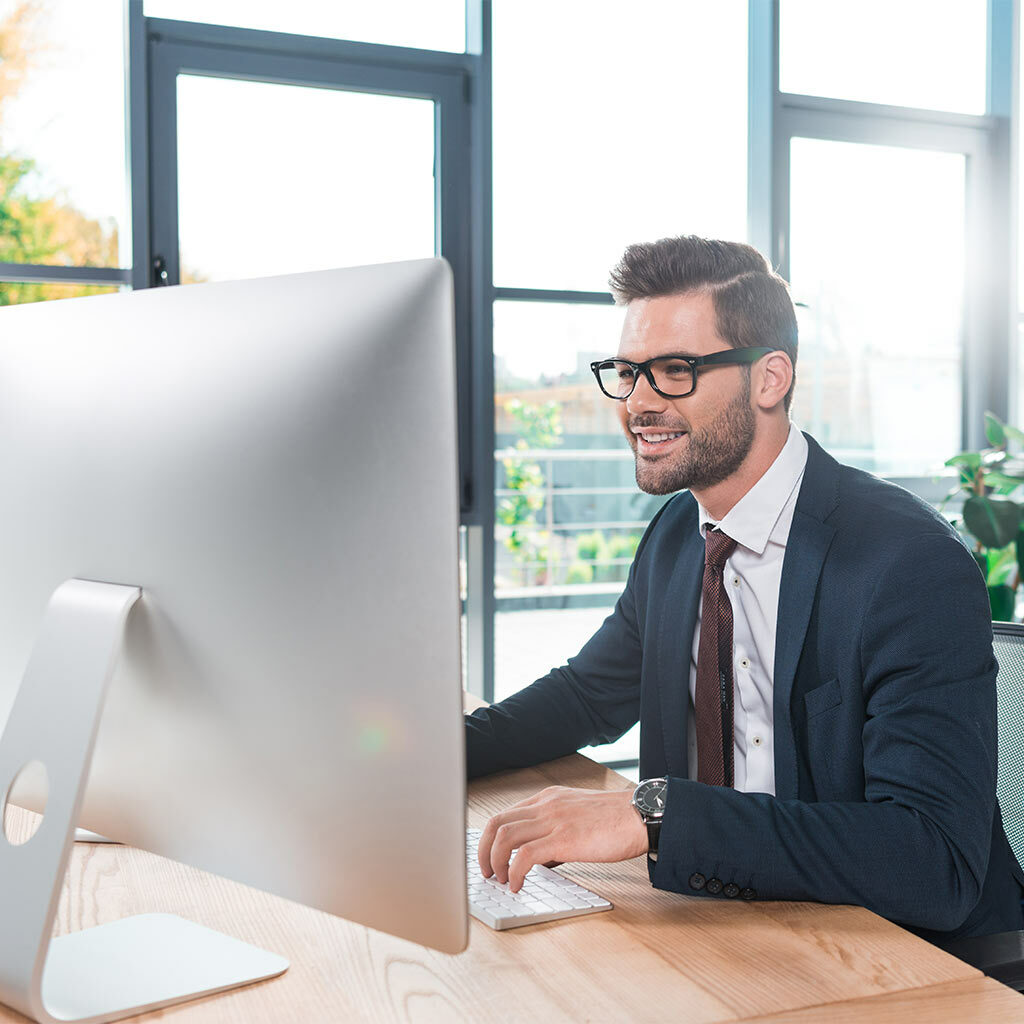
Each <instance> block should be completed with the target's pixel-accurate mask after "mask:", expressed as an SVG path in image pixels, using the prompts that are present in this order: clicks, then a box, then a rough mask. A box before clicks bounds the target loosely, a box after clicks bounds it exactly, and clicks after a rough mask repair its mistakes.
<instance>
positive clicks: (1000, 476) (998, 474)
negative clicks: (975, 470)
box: [985, 470, 1024, 493]
mask: <svg viewBox="0 0 1024 1024" xmlns="http://www.w3.org/2000/svg"><path fill="white" fill-rule="evenodd" d="M985 483H986V484H987V485H988V486H989V487H1008V488H1009V489H1010V490H1016V489H1017V488H1018V487H1020V485H1021V484H1022V483H1024V478H1022V477H1019V476H1011V475H1010V474H1009V473H1003V472H1002V471H995V470H994V471H993V472H991V473H986V474H985ZM1007 493H1009V492H1007Z"/></svg>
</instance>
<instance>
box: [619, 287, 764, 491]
mask: <svg viewBox="0 0 1024 1024" xmlns="http://www.w3.org/2000/svg"><path fill="white" fill-rule="evenodd" d="M729 347H730V346H729V344H728V343H727V342H726V341H724V340H723V339H722V338H721V337H719V335H718V331H717V329H716V326H715V309H714V304H713V302H712V299H711V296H710V295H708V294H707V293H705V292H692V293H688V294H685V295H667V296H661V297H659V298H654V299H634V300H633V301H632V302H630V304H629V306H628V307H627V309H626V322H625V324H624V325H623V328H622V340H621V342H620V344H619V353H618V354H619V356H620V358H622V359H629V360H632V361H633V362H635V363H642V362H644V361H645V360H647V359H653V358H654V357H655V356H662V355H686V356H703V355H708V354H709V353H711V352H720V351H721V350H722V349H727V348H729ZM616 407H617V411H618V414H619V421H620V422H621V424H622V429H623V430H624V431H625V433H626V437H627V439H628V440H629V444H630V446H631V447H632V449H633V452H634V454H635V455H636V482H637V486H639V487H640V489H641V490H643V491H646V492H647V493H648V494H671V493H672V492H673V491H679V490H682V489H683V488H690V489H691V490H695V491H701V490H705V489H707V488H709V487H713V486H714V485H715V484H718V483H721V482H722V481H723V480H725V479H727V478H728V477H730V476H731V475H732V474H733V473H735V472H736V470H737V469H738V468H739V467H740V465H741V464H742V463H743V460H744V459H745V458H746V457H747V454H748V453H749V452H750V448H751V445H752V444H753V441H754V431H755V425H756V420H755V416H754V410H753V407H752V405H751V401H750V371H749V369H748V368H747V367H744V366H736V365H727V366H715V367H708V368H703V367H701V368H698V370H697V387H696V389H695V390H694V392H693V394H691V395H687V396H686V397H685V398H663V397H662V396H661V395H659V394H658V393H657V392H656V391H655V390H654V389H653V388H652V387H651V385H650V383H649V382H648V381H647V378H646V377H645V376H644V375H643V374H641V375H640V378H639V380H638V381H637V384H636V388H635V389H634V390H633V394H632V395H630V396H629V398H628V399H627V400H626V401H625V402H617V403H616ZM664 435H668V436H667V437H665V436H664Z"/></svg>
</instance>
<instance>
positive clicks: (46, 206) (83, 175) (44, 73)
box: [0, 0, 128, 267]
mask: <svg viewBox="0 0 1024 1024" xmlns="http://www.w3.org/2000/svg"><path fill="white" fill-rule="evenodd" d="M123 16H124V15H123V5H122V3H121V0H94V2H92V3H89V4H83V3H80V2H79V0H48V2H47V3H46V4H26V3H19V2H15V0H0V58H2V64H0V66H2V68H3V74H2V76H0V126H2V134H0V190H2V191H0V197H2V198H0V203H2V207H0V214H2V216H3V220H4V229H3V231H2V233H0V262H6V263H32V264H46V265H53V266H74V267H117V266H120V265H121V264H122V262H123V261H122V259H121V257H120V253H121V252H125V253H127V252H128V249H127V248H126V247H125V237H124V236H125V231H126V229H127V226H128V218H127V210H126V206H127V197H126V186H125V133H124V118H125V105H124V88H125V83H124V58H123V25H122V21H123ZM84 154H88V158H87V159H84V158H83V155H84Z"/></svg>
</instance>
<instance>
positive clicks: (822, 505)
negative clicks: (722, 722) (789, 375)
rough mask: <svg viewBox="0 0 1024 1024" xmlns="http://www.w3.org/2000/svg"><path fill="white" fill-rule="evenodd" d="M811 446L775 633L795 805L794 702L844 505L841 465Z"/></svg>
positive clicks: (778, 739) (777, 695)
mask: <svg viewBox="0 0 1024 1024" xmlns="http://www.w3.org/2000/svg"><path fill="white" fill-rule="evenodd" d="M805 436H807V435H805ZM807 446H808V451H807V467H806V469H805V470H804V478H803V482H802V483H801V485H800V494H799V495H798V496H797V502H796V509H795V511H794V513H793V524H792V526H791V527H790V531H789V539H788V541H787V542H786V556H785V559H784V560H783V563H782V581H781V583H780V585H779V612H778V618H777V626H776V632H775V677H774V697H773V706H774V719H775V721H774V730H775V794H776V796H777V797H778V798H779V799H780V800H793V799H796V798H797V795H798V794H797V756H796V745H795V742H794V737H793V722H792V719H791V716H790V698H791V696H792V693H793V680H794V679H795V677H796V669H797V665H798V663H799V661H800V653H801V651H802V650H803V646H804V638H805V637H806V635H807V625H808V623H809V622H810V618H811V611H812V609H813V607H814V596H815V594H816V593H817V590H818V580H819V578H820V576H821V570H822V567H823V566H824V564H825V556H826V554H827V553H828V549H829V545H830V544H831V543H832V538H833V537H834V536H835V532H836V531H835V527H834V526H831V525H830V524H829V523H827V522H826V521H825V520H826V519H827V517H828V516H829V515H830V514H831V513H832V511H833V510H834V509H835V507H836V504H837V503H838V500H839V499H838V495H839V463H837V462H836V461H835V459H833V458H832V457H831V456H830V455H828V454H826V453H825V452H824V451H823V450H822V449H821V448H820V447H819V446H818V444H817V443H816V442H815V441H814V439H813V438H811V437H807Z"/></svg>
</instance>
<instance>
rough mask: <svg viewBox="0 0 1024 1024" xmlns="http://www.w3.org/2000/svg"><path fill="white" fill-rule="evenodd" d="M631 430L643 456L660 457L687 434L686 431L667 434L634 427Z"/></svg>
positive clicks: (638, 449) (637, 447)
mask: <svg viewBox="0 0 1024 1024" xmlns="http://www.w3.org/2000/svg"><path fill="white" fill-rule="evenodd" d="M631 429H632V432H633V435H634V436H635V437H636V449H637V451H638V452H639V453H640V454H641V455H658V454H659V453H661V452H663V451H666V450H667V449H668V448H670V447H671V446H672V444H673V443H674V442H675V441H677V440H678V439H679V438H681V437H683V436H685V434H686V431H685V430H677V431H672V432H671V433H667V432H661V431H654V430H651V429H650V428H645V427H632V428H631Z"/></svg>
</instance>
